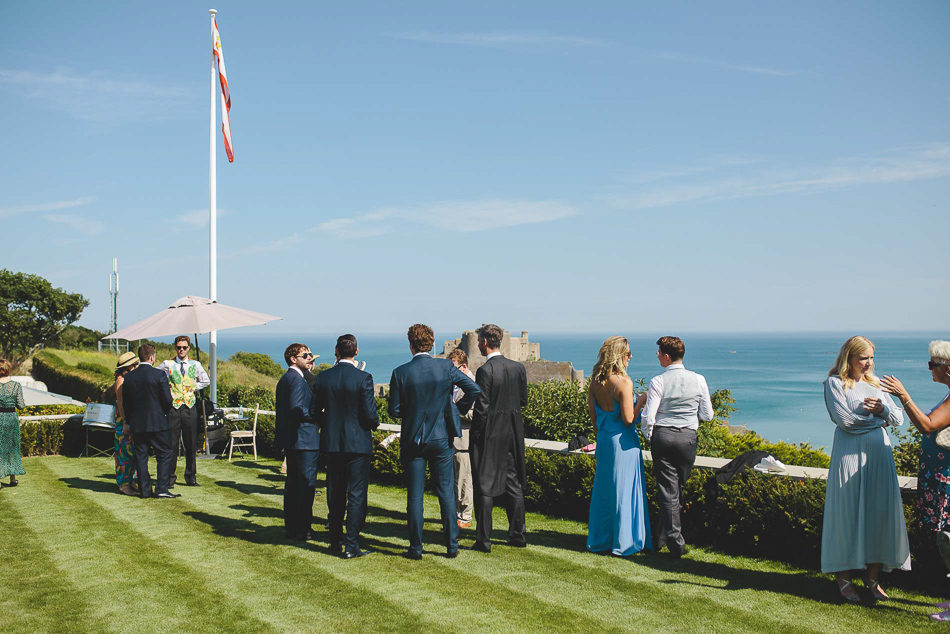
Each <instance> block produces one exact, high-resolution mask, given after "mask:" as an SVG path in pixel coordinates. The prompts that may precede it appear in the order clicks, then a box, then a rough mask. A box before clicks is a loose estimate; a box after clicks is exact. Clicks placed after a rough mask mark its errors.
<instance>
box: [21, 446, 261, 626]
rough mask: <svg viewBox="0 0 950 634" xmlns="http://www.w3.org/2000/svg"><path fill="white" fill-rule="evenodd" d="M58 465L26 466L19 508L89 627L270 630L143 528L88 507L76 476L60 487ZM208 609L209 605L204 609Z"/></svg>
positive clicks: (97, 507) (148, 529)
mask: <svg viewBox="0 0 950 634" xmlns="http://www.w3.org/2000/svg"><path fill="white" fill-rule="evenodd" d="M62 464H63V463H62V462H61V461H42V462H37V463H34V464H33V465H32V466H33V470H32V474H33V477H34V478H35V479H36V487H35V489H36V491H37V495H36V496H35V498H34V499H32V500H31V501H30V504H29V505H28V506H26V505H25V506H24V507H22V508H21V509H20V510H21V513H22V515H23V517H24V519H25V521H26V522H27V523H28V524H29V525H30V526H31V528H32V529H33V530H34V531H35V532H36V534H37V536H38V537H39V538H40V539H42V540H43V541H44V542H45V543H47V544H48V547H49V550H50V552H51V556H52V558H53V560H54V561H55V562H56V565H57V567H58V568H59V569H60V570H62V571H63V573H64V575H65V576H66V578H67V579H68V580H69V581H70V582H71V583H72V585H74V586H76V588H77V589H78V591H79V592H80V593H81V594H82V595H83V596H84V597H86V600H87V603H88V605H89V606H90V608H89V610H90V613H91V616H93V617H94V618H95V619H96V621H97V622H101V623H103V624H106V627H108V629H110V630H111V631H115V632H125V631H128V630H129V629H130V628H131V629H133V630H136V631H162V632H169V631H193V630H200V631H207V630H211V629H215V628H224V629H226V630H228V631H232V632H271V631H274V630H273V629H272V628H271V627H270V626H269V625H268V624H267V623H264V622H262V621H259V620H257V619H254V618H252V617H249V616H248V615H247V613H246V610H245V609H244V607H243V606H240V605H238V606H235V605H233V604H232V603H229V602H228V601H227V600H226V597H225V596H224V595H222V594H221V593H219V592H217V591H216V590H215V589H214V588H213V587H212V586H210V585H208V584H207V583H206V582H205V581H206V580H205V579H203V578H201V577H200V576H197V575H195V574H193V573H192V571H191V570H189V569H188V568H187V567H185V566H182V565H180V564H179V563H177V562H176V561H175V560H174V558H173V557H172V556H170V555H169V553H167V552H166V547H165V545H164V544H162V543H161V542H160V541H158V540H156V539H155V538H154V537H152V535H151V533H152V531H151V530H150V529H151V527H150V526H149V525H148V524H147V523H138V522H130V521H124V520H122V519H120V518H118V517H116V515H115V514H114V513H113V512H111V510H109V509H103V508H102V507H101V506H99V505H95V504H90V503H89V502H90V500H89V499H88V497H89V496H88V495H87V494H86V493H87V491H86V490H85V489H83V488H77V487H76V486H75V481H76V478H67V481H68V482H67V483H70V482H71V483H73V488H69V487H63V486H62V484H61V483H60V482H58V481H57V480H56V479H55V478H56V476H58V475H60V473H59V469H57V467H59V466H61V465H62ZM114 499H120V500H121V501H122V502H124V503H127V504H131V503H134V502H141V501H140V500H134V499H131V498H129V499H124V498H121V497H120V496H115V498H114ZM151 503H153V504H162V503H167V502H164V501H163V502H158V501H151ZM104 510H105V512H103V511H104ZM50 520H52V522H50ZM209 606H215V607H214V609H213V610H209ZM133 616H134V620H133Z"/></svg>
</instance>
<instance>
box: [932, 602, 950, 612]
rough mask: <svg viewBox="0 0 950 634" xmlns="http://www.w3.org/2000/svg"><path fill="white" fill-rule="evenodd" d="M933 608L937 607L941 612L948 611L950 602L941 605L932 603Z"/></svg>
mask: <svg viewBox="0 0 950 634" xmlns="http://www.w3.org/2000/svg"><path fill="white" fill-rule="evenodd" d="M934 607H938V608H940V609H941V610H950V601H944V602H943V603H934Z"/></svg>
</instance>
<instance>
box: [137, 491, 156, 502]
mask: <svg viewBox="0 0 950 634" xmlns="http://www.w3.org/2000/svg"><path fill="white" fill-rule="evenodd" d="M139 497H140V498H142V499H143V500H144V499H146V498H153V497H155V494H154V493H152V492H151V491H149V492H148V493H139Z"/></svg>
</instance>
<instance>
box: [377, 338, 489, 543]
mask: <svg viewBox="0 0 950 634" xmlns="http://www.w3.org/2000/svg"><path fill="white" fill-rule="evenodd" d="M434 339H435V337H434V336H433V333H432V329H431V328H429V327H428V326H425V325H423V324H414V325H413V326H411V327H410V328H409V349H410V350H411V351H412V361H410V362H409V363H406V364H404V365H401V366H399V367H398V368H396V369H395V370H393V376H392V379H390V381H389V415H390V416H392V417H394V418H401V419H402V431H401V433H400V441H399V443H400V457H401V459H402V462H403V464H404V465H405V469H406V475H407V478H408V483H407V487H406V488H407V489H408V501H407V504H406V511H407V514H408V516H409V550H407V551H406V552H405V553H404V556H405V557H407V558H409V559H422V522H423V520H422V494H423V491H424V490H425V476H426V463H428V464H429V471H430V472H431V474H432V480H433V482H434V483H435V492H436V495H437V496H438V497H439V507H440V508H441V511H442V534H443V536H444V538H445V546H446V548H447V549H448V550H447V554H448V557H450V558H451V557H455V556H456V555H458V548H459V545H458V532H459V528H458V522H457V520H456V516H455V470H454V466H453V456H454V453H455V451H454V450H453V448H452V442H453V440H454V439H455V438H457V437H459V436H461V435H462V426H461V424H460V423H459V413H461V414H465V413H467V412H468V410H470V409H471V407H472V405H473V404H474V403H475V398H476V397H477V396H478V395H479V393H480V392H481V390H480V389H479V387H478V385H476V384H475V381H473V380H471V379H470V378H468V377H467V376H465V375H464V374H462V372H460V371H459V369H458V368H456V367H455V365H454V364H453V363H452V362H451V361H449V360H448V359H433V358H432V356H431V355H430V354H429V352H430V351H431V350H432V344H433V341H434ZM455 386H458V387H459V388H460V389H461V390H462V392H463V393H464V396H463V397H462V398H461V399H460V400H459V401H458V402H457V403H456V405H457V407H449V405H450V404H451V403H452V390H453V387H455Z"/></svg>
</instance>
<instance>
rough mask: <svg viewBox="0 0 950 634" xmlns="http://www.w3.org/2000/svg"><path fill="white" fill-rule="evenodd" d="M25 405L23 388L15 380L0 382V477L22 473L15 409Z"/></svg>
mask: <svg viewBox="0 0 950 634" xmlns="http://www.w3.org/2000/svg"><path fill="white" fill-rule="evenodd" d="M24 407H26V403H24V402H23V388H22V387H20V384H19V383H17V382H16V381H7V382H5V383H0V478H5V477H7V476H18V475H24V474H25V473H26V471H24V470H23V460H22V455H23V451H22V449H21V448H20V419H19V418H18V417H17V415H16V410H18V409H23V408H24Z"/></svg>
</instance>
